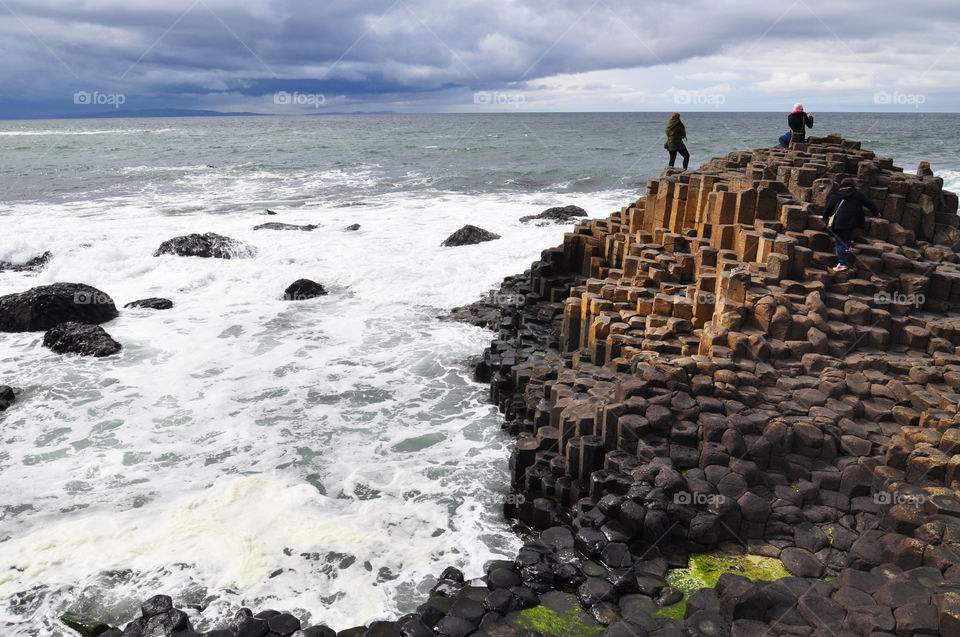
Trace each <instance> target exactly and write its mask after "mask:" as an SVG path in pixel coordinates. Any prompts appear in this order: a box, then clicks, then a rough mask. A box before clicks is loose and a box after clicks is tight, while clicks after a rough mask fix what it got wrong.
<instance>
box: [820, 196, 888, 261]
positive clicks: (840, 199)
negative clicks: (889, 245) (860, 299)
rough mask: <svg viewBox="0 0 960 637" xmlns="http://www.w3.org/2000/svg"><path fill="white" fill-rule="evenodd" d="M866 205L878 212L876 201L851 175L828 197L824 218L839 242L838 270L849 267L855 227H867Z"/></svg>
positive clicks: (875, 212)
mask: <svg viewBox="0 0 960 637" xmlns="http://www.w3.org/2000/svg"><path fill="white" fill-rule="evenodd" d="M864 207H866V208H867V209H868V210H869V211H870V212H871V213H872V214H874V215H876V214H877V207H876V206H875V205H874V203H873V202H872V201H870V200H869V199H868V198H867V196H866V195H865V194H863V193H862V192H861V191H860V190H858V189H857V187H856V182H855V181H854V180H853V179H850V178H849V177H848V178H846V179H844V180H843V182H842V183H841V184H840V188H839V189H838V190H835V191H834V192H833V193H832V194H831V195H830V197H829V198H828V199H827V204H826V206H824V209H823V220H824V221H825V222H826V224H827V230H828V231H829V232H830V234H832V235H833V240H834V242H835V243H836V244H837V267H836V268H835V271H836V272H843V271H844V270H846V269H847V251H848V250H849V249H850V247H851V245H853V231H854V229H855V228H865V227H866V225H867V222H866V216H865V215H864V213H863V209H864Z"/></svg>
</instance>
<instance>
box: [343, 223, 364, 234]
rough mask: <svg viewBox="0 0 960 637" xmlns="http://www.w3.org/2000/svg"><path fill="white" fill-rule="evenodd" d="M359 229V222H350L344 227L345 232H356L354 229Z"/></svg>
mask: <svg viewBox="0 0 960 637" xmlns="http://www.w3.org/2000/svg"><path fill="white" fill-rule="evenodd" d="M359 229H360V224H359V223H351V224H350V225H349V226H347V227H346V228H344V231H345V232H356V231H357V230H359Z"/></svg>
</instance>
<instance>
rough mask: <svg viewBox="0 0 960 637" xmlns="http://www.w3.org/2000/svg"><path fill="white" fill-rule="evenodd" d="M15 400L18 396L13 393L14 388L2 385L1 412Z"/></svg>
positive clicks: (0, 391)
mask: <svg viewBox="0 0 960 637" xmlns="http://www.w3.org/2000/svg"><path fill="white" fill-rule="evenodd" d="M15 398H16V395H15V394H14V393H13V388H12V387H10V386H9V385H0V411H5V410H6V409H7V407H9V406H10V403H12V402H13V401H14V399H15Z"/></svg>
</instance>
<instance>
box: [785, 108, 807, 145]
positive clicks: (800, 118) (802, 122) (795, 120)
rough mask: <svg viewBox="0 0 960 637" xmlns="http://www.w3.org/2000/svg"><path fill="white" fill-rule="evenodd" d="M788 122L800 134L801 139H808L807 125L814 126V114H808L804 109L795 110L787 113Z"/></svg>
mask: <svg viewBox="0 0 960 637" xmlns="http://www.w3.org/2000/svg"><path fill="white" fill-rule="evenodd" d="M787 124H789V125H790V130H792V131H793V132H794V133H799V134H800V139H801V140H803V139H806V138H807V128H806V127H810V128H813V115H807V114H806V113H805V112H803V111H793V112H792V113H790V114H789V115H787Z"/></svg>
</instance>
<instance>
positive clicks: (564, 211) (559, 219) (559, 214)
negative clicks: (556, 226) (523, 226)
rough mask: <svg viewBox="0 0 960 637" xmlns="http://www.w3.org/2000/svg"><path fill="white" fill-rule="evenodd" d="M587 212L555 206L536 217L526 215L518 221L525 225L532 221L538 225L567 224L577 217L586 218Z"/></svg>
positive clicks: (579, 208) (575, 208)
mask: <svg viewBox="0 0 960 637" xmlns="http://www.w3.org/2000/svg"><path fill="white" fill-rule="evenodd" d="M586 216H587V211H586V210H584V209H583V208H581V207H580V206H556V207H553V208H547V209H546V210H544V211H543V212H541V213H540V214H538V215H526V216H524V217H520V221H521V222H523V223H527V222H530V221H534V222H536V223H538V224H541V225H543V224H547V223H569V222H571V221H574V220H576V219H577V218H579V217H586Z"/></svg>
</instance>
